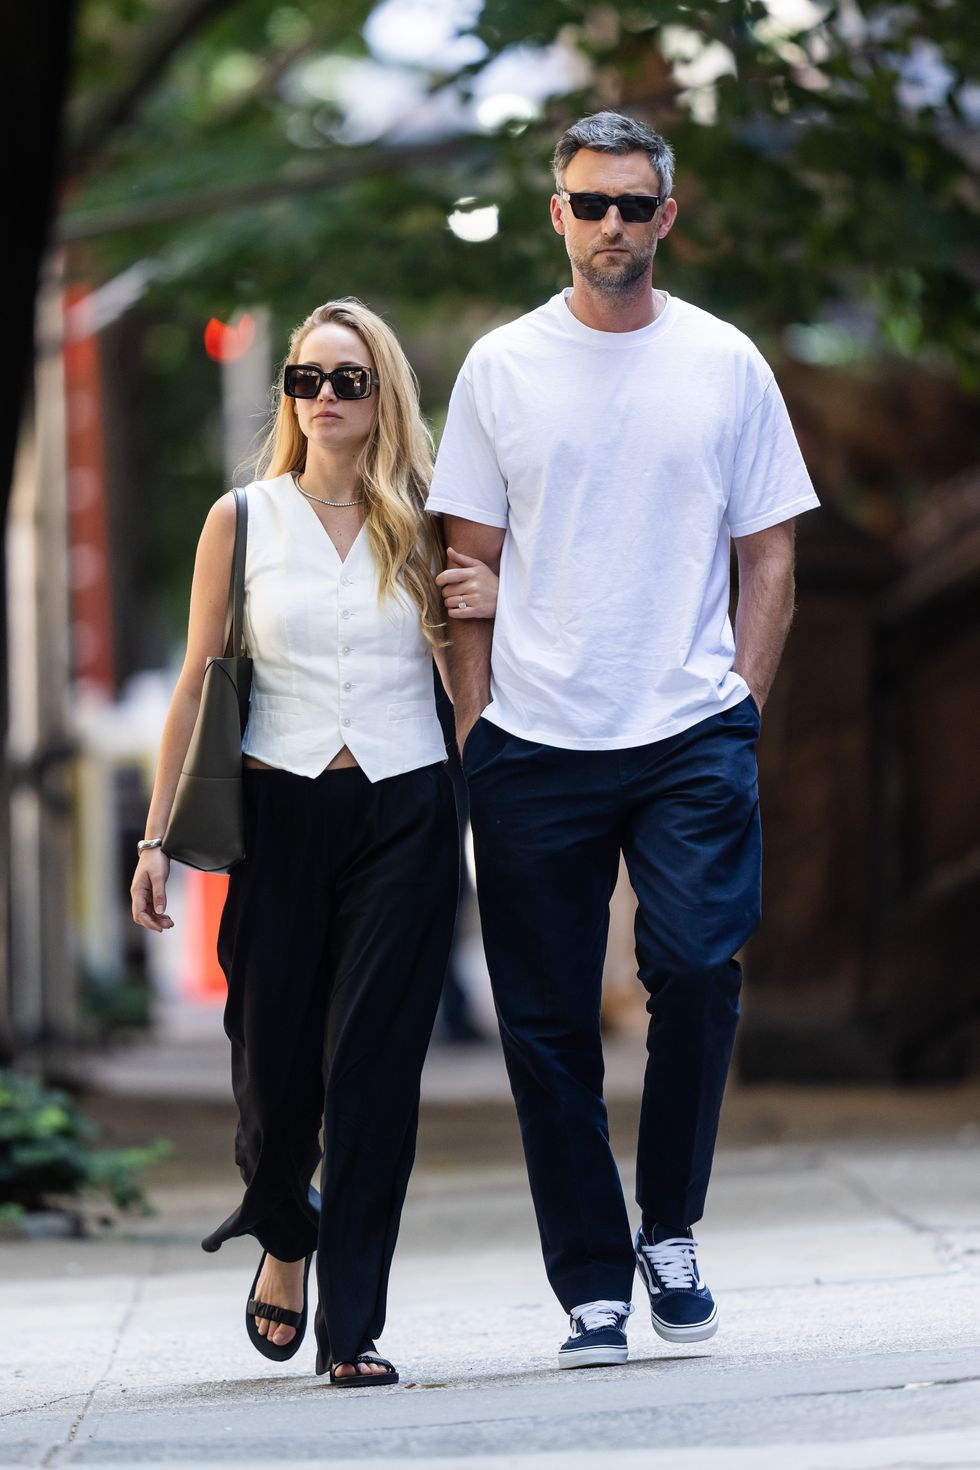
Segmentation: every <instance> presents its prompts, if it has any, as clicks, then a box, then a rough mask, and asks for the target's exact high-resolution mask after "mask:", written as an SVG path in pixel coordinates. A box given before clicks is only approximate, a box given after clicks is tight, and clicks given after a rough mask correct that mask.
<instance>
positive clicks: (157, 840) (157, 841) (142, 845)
mask: <svg viewBox="0 0 980 1470" xmlns="http://www.w3.org/2000/svg"><path fill="white" fill-rule="evenodd" d="M162 846H163V838H162V837H144V838H143V839H142V840H141V841H140V842H137V844H136V851H137V852H146V850H147V848H150V847H162Z"/></svg>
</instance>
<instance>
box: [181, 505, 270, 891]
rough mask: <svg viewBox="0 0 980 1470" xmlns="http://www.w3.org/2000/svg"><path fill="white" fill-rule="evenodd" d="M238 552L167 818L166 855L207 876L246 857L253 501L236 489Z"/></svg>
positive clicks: (250, 684) (227, 869)
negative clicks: (227, 613)
mask: <svg viewBox="0 0 980 1470" xmlns="http://www.w3.org/2000/svg"><path fill="white" fill-rule="evenodd" d="M235 512H236V520H235V551H234V555H233V557H232V565H231V588H230V590H229V600H230V603H231V630H230V633H229V638H228V644H227V646H226V648H225V652H224V656H223V657H222V658H209V659H208V662H207V667H206V668H205V670H204V683H203V686H202V688H201V704H200V708H199V710H198V713H197V722H196V724H195V726H194V733H193V735H192V736H191V743H190V745H189V746H188V747H187V755H186V756H185V757H184V765H183V769H182V770H181V773H180V780H179V781H178V782H177V790H176V793H175V795H174V803H173V806H172V808H171V811H170V820H169V822H168V823H167V830H166V833H165V834H164V838H163V850H164V852H165V853H166V854H167V856H168V857H169V858H175V859H176V860H177V862H180V863H186V864H187V865H188V867H191V868H200V869H201V870H202V871H203V872H205V873H227V872H230V870H231V869H232V868H233V867H234V866H235V864H236V863H240V862H241V860H242V858H243V857H244V856H245V820H244V814H243V811H242V735H243V734H244V732H245V725H246V722H247V720H248V700H249V694H250V691H251V688H252V660H251V659H250V658H248V657H247V656H246V654H245V636H244V622H245V547H246V543H247V536H248V500H247V498H246V495H245V492H244V490H240V489H236V490H235Z"/></svg>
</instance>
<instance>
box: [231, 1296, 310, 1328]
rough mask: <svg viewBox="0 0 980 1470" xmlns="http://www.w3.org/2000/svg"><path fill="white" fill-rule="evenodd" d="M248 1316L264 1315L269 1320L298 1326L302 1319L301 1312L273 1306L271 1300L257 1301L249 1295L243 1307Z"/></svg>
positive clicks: (287, 1325) (286, 1325) (288, 1325)
mask: <svg viewBox="0 0 980 1470" xmlns="http://www.w3.org/2000/svg"><path fill="white" fill-rule="evenodd" d="M245 1310H246V1311H247V1312H248V1315H249V1316H250V1317H266V1318H268V1320H269V1321H270V1322H281V1323H282V1324H283V1325H284V1326H285V1327H296V1328H298V1327H299V1325H300V1323H301V1322H302V1320H303V1313H302V1312H291V1311H290V1310H289V1308H288V1307H274V1306H273V1305H272V1303H271V1302H259V1301H256V1300H255V1297H254V1296H253V1297H250V1298H249V1302H248V1306H247V1307H246V1309H245Z"/></svg>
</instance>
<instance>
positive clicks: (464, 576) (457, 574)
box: [436, 546, 497, 618]
mask: <svg viewBox="0 0 980 1470" xmlns="http://www.w3.org/2000/svg"><path fill="white" fill-rule="evenodd" d="M446 555H447V557H448V558H449V566H448V567H447V568H446V570H445V571H444V572H440V573H439V575H438V577H436V584H437V585H438V586H439V587H441V588H442V597H443V601H444V602H445V604H446V611H447V612H448V614H449V616H450V617H451V618H492V617H493V616H494V614H495V613H496V611H497V578H496V577H495V576H494V574H493V572H492V571H491V570H490V568H489V567H488V566H487V565H486V563H485V562H482V561H477V559H476V557H475V556H464V555H463V553H462V552H461V551H454V550H453V548H452V547H451V546H448V547H447V548H446Z"/></svg>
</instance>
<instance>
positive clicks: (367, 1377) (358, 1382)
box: [328, 1342, 398, 1388]
mask: <svg viewBox="0 0 980 1470" xmlns="http://www.w3.org/2000/svg"><path fill="white" fill-rule="evenodd" d="M359 1363H377V1364H378V1366H379V1367H381V1368H385V1369H387V1372H385V1373H345V1374H344V1376H343V1378H338V1377H337V1369H338V1368H346V1367H351V1368H356V1367H357V1365H358V1364H359ZM328 1372H329V1374H330V1383H331V1385H332V1387H334V1388H384V1387H385V1385H386V1384H388V1383H397V1382H398V1370H397V1368H396V1367H395V1365H394V1363H389V1361H388V1359H387V1358H382V1357H380V1356H379V1355H378V1354H377V1353H376V1352H375V1351H374V1343H373V1342H372V1343H369V1344H368V1348H367V1350H366V1351H365V1352H363V1353H358V1354H357V1357H356V1358H354V1360H353V1362H347V1361H346V1360H344V1359H341V1361H340V1362H339V1363H331V1364H330V1367H329V1369H328Z"/></svg>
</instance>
